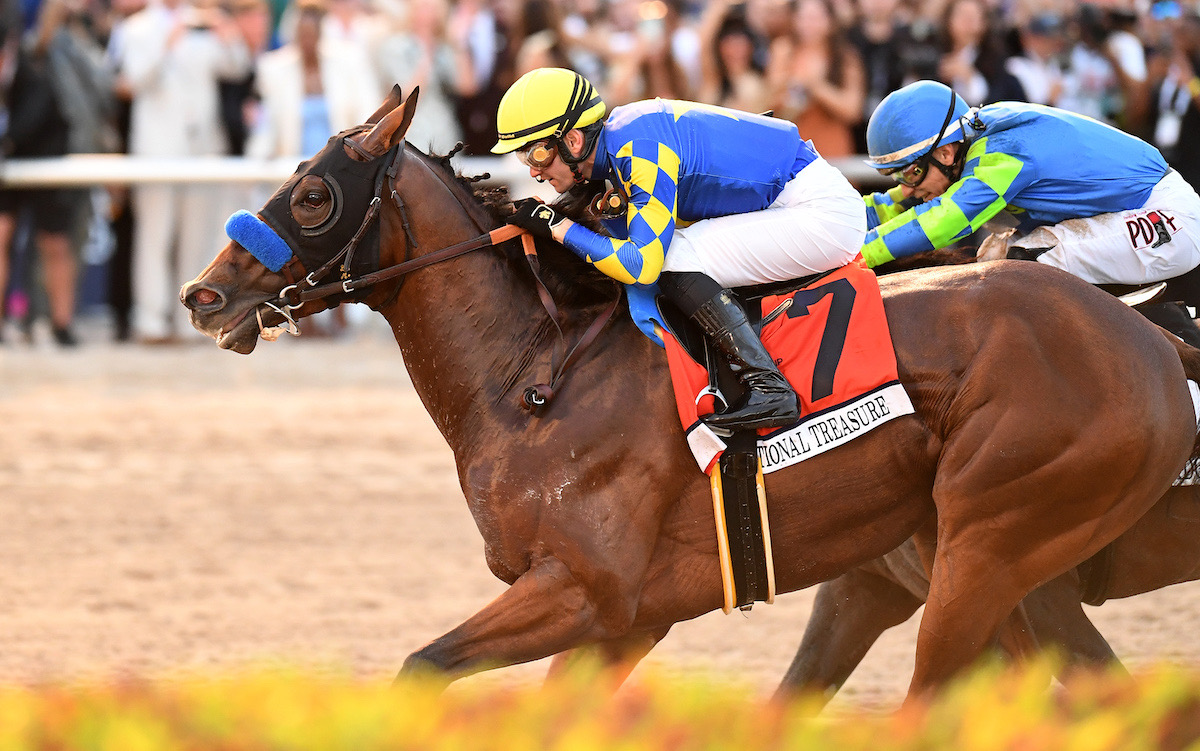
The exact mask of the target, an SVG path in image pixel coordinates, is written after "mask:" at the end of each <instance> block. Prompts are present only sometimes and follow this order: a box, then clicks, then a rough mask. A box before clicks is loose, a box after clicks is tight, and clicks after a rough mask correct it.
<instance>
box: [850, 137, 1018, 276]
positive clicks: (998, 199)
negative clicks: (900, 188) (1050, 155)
mask: <svg viewBox="0 0 1200 751" xmlns="http://www.w3.org/2000/svg"><path fill="white" fill-rule="evenodd" d="M1032 180H1033V168H1032V167H1031V166H1030V165H1029V164H1027V163H1026V162H1023V161H1021V160H1020V159H1017V158H1016V157H1014V156H1012V155H1010V154H1005V153H1001V152H991V153H989V152H988V151H987V139H986V138H981V139H980V140H978V141H976V142H975V143H973V144H972V145H971V148H970V150H969V151H968V152H967V161H966V164H965V165H964V166H963V174H962V177H961V178H959V180H958V182H956V183H954V184H953V185H951V186H950V188H949V189H948V190H947V191H946V192H945V193H943V194H942V195H940V196H938V197H937V198H934V199H931V200H929V201H927V202H925V203H923V204H920V205H919V206H916V207H914V208H911V209H908V210H906V211H903V212H902V213H900V214H899V215H897V216H893V217H891V218H889V219H886V220H884V221H883V222H882V223H881V224H879V226H877V227H874V228H872V229H870V230H869V231H868V232H867V236H866V238H865V239H864V240H863V249H862V255H863V258H864V259H865V260H866V262H867V265H868V266H878V265H879V264H881V263H887V262H888V261H893V260H895V259H897V258H903V257H905V256H910V255H913V254H914V253H920V252H923V251H926V250H933V249H936V248H944V247H946V246H948V245H951V244H952V243H954V242H956V241H958V240H962V239H964V238H966V237H968V236H969V235H970V234H971V233H972V232H974V231H975V230H977V229H979V228H980V227H982V226H983V225H984V224H985V223H986V222H987V221H988V220H989V219H991V218H992V217H994V216H996V214H998V213H1000V211H1002V210H1003V209H1004V208H1005V207H1006V206H1007V205H1008V203H1009V201H1010V200H1011V198H1012V197H1013V196H1015V195H1016V194H1017V193H1019V192H1020V191H1021V189H1023V188H1024V187H1025V186H1027V185H1028V184H1029V183H1030V182H1032ZM893 190H894V188H893ZM880 218H881V219H883V217H882V216H880Z"/></svg>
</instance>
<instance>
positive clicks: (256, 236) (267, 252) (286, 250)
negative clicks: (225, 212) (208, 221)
mask: <svg viewBox="0 0 1200 751" xmlns="http://www.w3.org/2000/svg"><path fill="white" fill-rule="evenodd" d="M225 234H227V235H228V236H229V239H231V240H233V241H234V242H236V243H237V244H238V245H241V246H242V247H243V248H245V249H246V250H247V251H248V252H249V253H250V255H252V256H254V257H255V258H257V259H258V261H259V262H260V263H262V265H263V266H266V267H267V268H268V269H270V270H271V271H273V272H275V273H278V272H279V270H280V269H282V268H283V267H284V266H285V265H286V264H287V262H288V261H290V260H292V249H291V247H289V246H288V244H287V243H286V242H284V239H283V238H282V237H280V236H279V233H277V232H276V231H275V230H273V229H271V226H270V225H269V224H267V223H266V222H264V221H263V220H262V219H259V218H258V216H257V215H255V214H251V213H250V212H249V211H246V210H245V209H243V210H241V211H238V212H236V213H234V215H233V216H231V217H229V220H228V221H227V222H225Z"/></svg>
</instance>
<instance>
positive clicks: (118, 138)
mask: <svg viewBox="0 0 1200 751" xmlns="http://www.w3.org/2000/svg"><path fill="white" fill-rule="evenodd" d="M0 36H2V37H3V48H2V53H0V86H3V90H4V95H5V96H4V102H5V105H6V106H5V108H4V110H3V112H2V113H0V133H2V134H3V135H2V141H0V143H2V146H3V153H4V155H5V156H6V157H13V158H21V157H47V156H60V155H64V154H70V153H93V152H127V153H130V154H136V155H151V156H175V157H180V156H204V155H243V156H245V157H246V158H273V157H291V156H295V157H301V156H305V155H310V154H312V153H314V152H315V151H317V150H319V149H320V148H321V147H322V146H323V145H324V143H325V142H326V140H327V139H328V138H329V137H330V135H332V134H333V133H336V132H338V131H340V130H342V129H345V128H347V127H349V126H351V125H354V124H357V123H359V122H362V121H363V120H364V119H365V118H366V117H367V116H368V115H369V114H370V113H371V112H373V111H374V110H375V108H376V107H377V106H378V105H379V103H380V102H381V101H382V99H383V96H384V95H385V93H386V92H387V91H388V90H389V89H390V88H391V86H392V85H393V84H397V83H398V84H399V85H400V86H401V87H402V89H403V90H404V92H405V93H407V92H409V91H410V90H411V89H412V88H413V87H414V86H418V85H419V86H420V87H421V98H420V106H419V108H418V112H417V115H416V118H415V119H414V121H413V124H412V126H411V128H410V129H409V131H408V140H409V141H410V143H412V144H413V145H415V146H417V147H419V148H422V149H426V150H432V151H434V152H437V153H446V152H448V151H450V150H451V149H452V148H453V147H454V146H455V144H456V143H457V142H459V141H462V142H464V143H465V144H466V153H468V154H486V153H487V152H488V149H489V148H490V147H491V145H492V144H493V143H494V142H495V137H496V132H495V116H496V107H497V105H498V103H499V100H500V97H501V95H502V94H503V93H504V91H505V89H506V88H507V87H508V85H509V84H510V83H512V82H513V81H514V80H515V79H516V78H517V77H518V76H520V75H521V74H522V73H524V72H526V71H528V70H531V69H533V68H537V67H541V66H558V67H566V68H573V69H575V70H577V71H579V72H581V73H583V74H584V75H585V76H586V77H588V78H589V79H590V80H591V81H592V82H593V83H595V85H596V86H597V88H598V89H600V92H601V94H602V95H603V96H604V99H605V101H606V102H607V103H608V104H609V106H610V107H611V106H614V105H619V104H622V103H625V102H630V101H633V100H637V99H644V98H652V97H664V98H676V99H692V100H698V101H702V102H708V103H714V104H720V105H724V106H728V107H735V108H738V109H742V110H747V111H752V112H765V111H768V110H770V111H773V112H774V114H775V116H776V117H781V118H786V119H789V120H792V121H793V122H795V123H796V124H797V126H798V127H799V129H800V132H801V134H802V135H803V136H804V137H805V138H808V139H811V140H812V141H813V143H814V144H815V146H816V148H817V149H818V150H819V151H820V152H821V154H822V155H823V156H825V157H826V158H831V159H836V158H838V157H847V156H851V155H854V154H861V153H864V152H865V150H866V144H865V127H866V121H867V119H868V117H869V116H870V114H871V112H872V111H873V109H874V108H875V106H876V105H877V104H878V103H879V101H880V100H881V99H882V98H883V97H884V96H886V95H887V94H888V93H889V92H891V91H893V90H895V89H897V88H899V87H900V86H902V85H904V84H906V83H908V82H911V81H913V80H916V79H920V78H934V79H939V80H941V81H944V82H945V83H947V84H950V85H951V86H953V87H954V89H955V90H956V91H958V93H960V94H961V95H962V96H963V97H964V98H965V99H966V100H967V101H968V103H970V104H972V105H977V104H985V103H988V102H993V101H998V100H1024V101H1030V102H1038V103H1043V104H1050V105H1054V106H1058V107H1063V108H1065V109H1069V110H1072V111H1075V112H1080V113H1084V114H1087V115H1089V116H1091V117H1094V118H1097V119H1099V120H1103V121H1105V122H1108V123H1111V124H1113V125H1115V126H1116V127H1119V128H1122V129H1124V130H1127V131H1130V132H1132V133H1135V134H1137V135H1139V136H1142V137H1143V138H1145V139H1146V140H1148V141H1150V142H1151V143H1153V144H1155V145H1156V146H1157V147H1158V148H1159V149H1161V150H1162V152H1163V153H1164V155H1165V156H1166V157H1167V159H1168V161H1169V162H1170V163H1171V164H1172V165H1173V166H1174V167H1176V168H1177V169H1178V170H1179V171H1180V172H1181V173H1182V174H1183V175H1184V177H1185V178H1186V179H1188V180H1189V181H1190V182H1192V184H1193V185H1200V182H1198V181H1200V147H1197V145H1196V144H1197V143H1200V141H1198V140H1197V137H1198V136H1200V111H1198V109H1197V101H1198V99H1197V97H1200V77H1197V72H1198V71H1200V3H1196V2H1176V1H1175V0H1159V1H1155V2H1149V1H1148V0H1105V2H1096V3H1093V4H1079V3H1076V2H1066V1H1064V0H836V1H831V0H746V1H745V2H730V0H711V2H699V1H698V0H697V1H692V0H528V1H526V2H520V1H518V0H458V1H457V2H449V1H448V0H151V2H150V3H148V4H147V2H146V0H0ZM1062 147H1063V148H1065V149H1069V148H1070V144H1063V145H1062ZM247 201H248V196H247V195H246V194H245V193H243V192H241V191H239V190H231V189H230V188H229V187H228V186H225V187H220V186H210V185H202V184H191V185H189V184H152V185H142V186H136V187H134V188H132V189H126V188H115V187H109V188H100V187H98V188H95V189H92V190H66V189H43V190H25V191H16V190H3V191H0V293H2V295H0V298H2V300H3V304H2V305H0V339H3V340H13V339H17V340H20V339H30V340H32V338H33V331H34V328H33V323H34V322H35V321H36V320H39V318H40V319H41V320H45V321H47V322H48V324H49V326H48V330H49V331H50V334H51V336H52V339H53V341H55V342H57V343H58V344H59V345H62V346H72V345H74V344H75V343H76V342H77V339H78V334H77V333H76V330H75V327H74V319H75V316H76V310H77V309H78V308H80V307H81V305H87V306H100V307H103V308H105V309H106V310H107V311H109V312H108V317H109V319H110V320H111V322H112V332H113V336H114V337H115V338H117V339H118V340H133V341H137V342H142V343H146V344H160V343H170V342H176V341H180V340H182V339H185V338H187V337H189V336H191V335H192V334H191V331H190V327H188V325H187V321H186V317H185V316H184V315H183V313H184V311H183V309H182V308H181V306H179V304H178V302H177V291H178V289H179V287H180V285H181V284H182V283H183V282H184V281H186V280H187V279H189V278H191V277H192V276H193V275H194V274H196V273H197V272H198V271H199V270H200V269H201V268H203V267H204V265H206V263H207V262H208V260H209V259H211V257H212V256H213V255H214V254H215V252H216V250H217V249H218V248H219V247H220V246H221V244H222V242H223V241H222V237H221V224H222V222H223V220H224V218H225V217H226V216H228V214H229V213H231V212H232V211H233V210H235V209H237V208H241V207H245V206H246V205H247ZM77 298H81V299H77ZM327 318H328V320H325V321H323V322H321V327H322V328H323V329H324V330H325V331H326V332H327V333H336V332H337V331H339V330H340V329H341V328H342V327H344V326H345V322H344V320H342V319H338V318H335V317H332V316H330V317H327Z"/></svg>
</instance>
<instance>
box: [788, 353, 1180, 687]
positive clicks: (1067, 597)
mask: <svg viewBox="0 0 1200 751" xmlns="http://www.w3.org/2000/svg"><path fill="white" fill-rule="evenodd" d="M1171 339H1172V341H1173V343H1174V344H1175V345H1176V347H1177V349H1178V350H1179V352H1180V357H1181V359H1183V360H1184V361H1185V362H1187V363H1188V366H1187V367H1188V370H1192V369H1195V368H1197V367H1200V351H1198V350H1196V349H1194V348H1191V347H1187V346H1185V345H1184V344H1183V343H1182V342H1180V341H1179V340H1178V339H1176V338H1175V337H1171ZM1197 579H1200V486H1198V485H1181V486H1178V487H1173V488H1171V489H1170V490H1169V491H1167V493H1166V495H1164V496H1163V497H1162V499H1161V500H1159V502H1158V503H1156V504H1154V506H1153V507H1152V508H1151V509H1150V510H1149V511H1148V512H1147V513H1146V515H1145V516H1143V517H1142V518H1141V519H1139V520H1138V522H1137V523H1136V524H1135V525H1134V526H1133V527H1132V528H1130V529H1129V530H1128V531H1127V532H1125V533H1123V534H1122V535H1121V536H1120V537H1118V538H1117V539H1116V540H1114V541H1113V542H1112V543H1111V544H1110V545H1108V546H1107V547H1106V548H1105V549H1104V550H1102V551H1101V553H1099V554H1098V555H1096V556H1095V557H1093V558H1091V559H1089V560H1087V561H1085V562H1084V563H1083V564H1081V565H1080V566H1078V567H1076V568H1074V569H1072V570H1071V571H1068V572H1067V573H1065V574H1063V575H1062V576H1060V577H1058V578H1056V579H1054V580H1053V581H1050V582H1047V583H1046V584H1044V585H1042V586H1041V587H1038V588H1037V589H1035V590H1034V591H1033V592H1030V593H1029V595H1027V596H1026V598H1025V599H1024V600H1023V601H1022V606H1023V609H1024V611H1025V614H1026V615H1027V617H1028V623H1027V627H1028V628H1029V629H1030V631H1031V632H1032V634H1031V635H1032V637H1033V641H1034V643H1035V644H1036V645H1037V646H1038V647H1040V648H1055V649H1057V651H1058V652H1059V653H1060V654H1061V656H1062V657H1063V658H1064V665H1063V667H1064V668H1065V669H1066V670H1071V669H1073V668H1075V667H1079V666H1096V665H1113V664H1119V663H1118V662H1117V657H1116V655H1115V654H1114V653H1113V651H1112V648H1111V647H1110V646H1109V645H1108V642H1107V641H1106V640H1105V639H1104V637H1103V636H1102V635H1101V634H1100V632H1099V631H1098V630H1096V627H1095V626H1094V625H1093V624H1092V622H1091V620H1090V619H1088V617H1087V615H1086V614H1085V613H1084V611H1083V608H1082V607H1081V603H1086V604H1088V605H1099V604H1101V603H1103V602H1104V601H1106V600H1109V599H1120V598H1124V597H1132V596H1134V595H1139V594H1143V593H1145V592H1150V591H1153V590H1155V589H1161V588H1162V587H1167V586H1170V585H1172V584H1180V583H1183V582H1189V581H1195V580H1197ZM928 593H929V575H928V573H927V571H926V569H925V565H924V563H923V562H922V556H921V555H919V554H918V552H917V544H916V542H915V541H914V540H911V539H910V540H908V541H906V542H905V543H904V544H903V545H901V546H900V547H899V548H897V549H896V550H893V551H892V552H890V553H888V554H887V555H884V556H881V557H880V558H877V559H876V560H874V561H869V562H867V563H864V564H862V565H861V566H857V567H855V568H853V569H851V570H849V571H847V572H846V573H844V574H842V575H841V576H838V577H837V578H835V579H832V580H830V581H827V582H824V583H823V584H821V586H820V587H818V589H817V594H816V597H815V599H814V601H813V611H812V615H811V617H810V618H809V620H808V624H807V626H806V627H805V631H804V639H803V641H801V643H800V647H799V649H798V650H797V652H796V656H795V657H794V658H793V660H792V664H791V666H790V667H789V668H788V670H787V673H786V674H785V675H784V678H783V681H782V683H781V685H780V687H779V693H780V694H781V695H790V694H795V693H800V692H814V693H819V694H821V695H823V696H825V697H826V698H831V697H832V696H833V694H834V693H835V692H836V690H837V689H838V688H840V687H841V686H842V684H844V683H845V682H846V679H847V678H849V677H850V674H851V673H852V672H853V671H854V669H855V668H856V667H857V666H858V664H859V663H860V662H861V661H862V659H863V657H865V656H866V653H867V651H868V650H869V649H870V647H871V645H873V644H874V643H875V641H876V640H877V639H878V638H879V636H880V635H881V634H882V633H883V632H884V631H886V630H888V629H889V628H892V627H893V626H896V625H898V624H900V623H903V622H904V621H906V620H908V619H909V618H910V617H911V616H912V614H913V613H915V612H916V611H917V609H918V608H919V607H920V606H921V605H922V604H924V602H925V598H926V596H927V595H928ZM1007 646H1009V648H1010V650H1011V649H1012V645H1011V643H1010V644H1009V645H1007ZM1017 648H1018V649H1019V645H1017ZM1015 656H1017V657H1020V656H1022V655H1020V654H1018V655H1015Z"/></svg>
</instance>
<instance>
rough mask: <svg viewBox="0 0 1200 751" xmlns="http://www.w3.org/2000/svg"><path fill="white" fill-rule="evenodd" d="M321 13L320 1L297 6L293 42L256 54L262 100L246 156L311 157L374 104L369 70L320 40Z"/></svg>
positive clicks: (375, 86) (375, 90)
mask: <svg viewBox="0 0 1200 751" xmlns="http://www.w3.org/2000/svg"><path fill="white" fill-rule="evenodd" d="M322 17H323V12H322V9H321V7H320V6H319V5H316V4H306V5H304V6H302V7H301V8H300V9H299V13H298V16H297V19H296V31H295V41H293V42H291V43H290V44H287V45H285V46H283V47H280V48H279V49H277V50H275V51H273V52H268V53H266V54H264V55H263V56H262V57H261V58H259V60H258V72H257V74H256V75H255V86H256V87H257V89H258V93H259V96H260V97H261V98H262V104H261V107H260V109H259V121H258V123H257V124H256V125H255V127H254V131H253V132H252V133H251V136H250V141H249V143H248V144H247V146H246V154H247V156H251V157H256V158H260V159H269V158H274V157H309V156H312V155H313V154H315V153H316V152H318V151H320V150H321V149H322V148H323V147H324V146H325V142H326V141H327V140H329V137H330V136H331V135H333V134H334V133H338V132H339V131H343V130H345V129H346V128H349V127H352V126H354V125H358V124H359V123H362V122H363V121H364V120H366V119H367V118H368V117H369V116H370V115H371V113H372V112H374V111H375V109H376V108H377V107H378V106H379V102H380V100H381V99H382V94H381V93H380V91H381V90H380V86H379V83H378V80H377V79H376V78H375V75H374V71H373V69H372V68H371V66H370V65H368V64H366V63H365V62H364V59H363V57H362V56H361V55H360V54H357V53H354V52H352V51H348V50H346V49H344V47H343V43H341V42H339V41H337V40H329V39H322V31H321V30H322V28H323V25H322V22H321V20H322Z"/></svg>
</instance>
